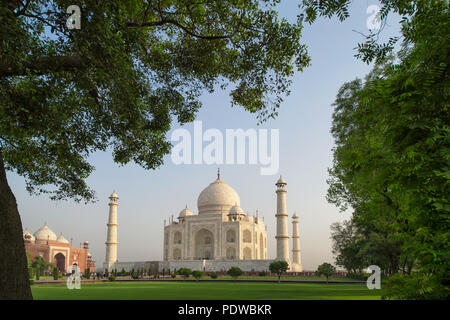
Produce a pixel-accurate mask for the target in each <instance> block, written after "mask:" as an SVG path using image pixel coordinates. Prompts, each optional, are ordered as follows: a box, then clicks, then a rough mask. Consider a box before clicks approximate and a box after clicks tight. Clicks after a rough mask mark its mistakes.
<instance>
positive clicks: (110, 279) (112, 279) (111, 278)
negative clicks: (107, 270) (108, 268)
mask: <svg viewBox="0 0 450 320" xmlns="http://www.w3.org/2000/svg"><path fill="white" fill-rule="evenodd" d="M108 280H109V281H114V280H116V277H115V276H114V275H111V276H109V278H108Z"/></svg>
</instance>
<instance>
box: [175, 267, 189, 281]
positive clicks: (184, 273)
mask: <svg viewBox="0 0 450 320" xmlns="http://www.w3.org/2000/svg"><path fill="white" fill-rule="evenodd" d="M178 274H180V275H182V276H183V277H184V278H185V279H186V278H189V275H191V274H192V270H191V269H189V268H180V269H178Z"/></svg>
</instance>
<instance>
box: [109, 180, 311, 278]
mask: <svg viewBox="0 0 450 320" xmlns="http://www.w3.org/2000/svg"><path fill="white" fill-rule="evenodd" d="M276 186H277V189H276V194H277V212H276V214H275V217H276V219H277V234H276V236H275V239H276V241H277V257H276V258H275V259H269V258H268V255H267V240H268V239H267V227H266V226H265V224H264V219H262V218H260V217H259V214H258V211H256V213H255V214H254V215H250V214H248V213H244V210H243V209H242V208H241V207H240V198H239V195H238V194H237V192H236V191H235V190H234V189H233V188H232V187H231V186H229V185H228V184H227V183H226V182H225V181H223V180H222V179H221V177H220V172H218V174H217V179H216V180H215V181H213V182H212V183H210V184H209V185H208V186H207V187H206V188H205V189H204V190H203V191H202V192H201V193H200V195H199V196H198V199H197V209H198V213H197V214H195V213H194V212H193V211H191V210H190V209H189V208H188V207H187V206H186V207H185V208H184V209H183V210H181V211H180V213H179V215H178V217H177V218H176V219H174V217H173V216H172V217H171V218H170V219H169V221H168V223H166V221H165V222H164V250H163V260H162V261H139V262H119V261H118V260H117V246H118V241H117V228H118V224H117V207H118V196H117V194H115V193H113V194H112V195H111V196H110V200H111V201H110V203H109V206H110V210H109V220H108V224H107V226H108V232H107V241H106V262H105V263H104V268H105V269H106V268H107V269H108V270H112V269H117V270H119V271H120V270H122V269H125V270H126V271H129V270H131V269H135V270H137V269H146V270H148V269H152V270H154V271H159V272H162V271H163V269H164V270H165V271H169V270H171V271H172V270H173V269H179V268H182V267H185V268H190V269H192V270H203V271H225V270H228V269H229V268H231V267H233V266H237V267H240V268H241V269H242V270H243V271H267V270H269V264H270V263H271V262H273V261H275V260H285V261H287V262H288V263H289V265H290V269H289V271H296V272H300V271H302V265H301V259H300V238H299V231H298V216H297V215H296V214H294V215H293V216H292V220H293V221H292V224H293V234H292V244H293V250H292V258H291V257H290V255H289V253H290V252H289V251H290V250H289V238H290V237H289V235H288V214H287V210H286V192H287V191H286V182H285V181H284V180H283V179H282V178H281V177H280V179H279V180H278V181H277V183H276ZM272 239H273V238H272Z"/></svg>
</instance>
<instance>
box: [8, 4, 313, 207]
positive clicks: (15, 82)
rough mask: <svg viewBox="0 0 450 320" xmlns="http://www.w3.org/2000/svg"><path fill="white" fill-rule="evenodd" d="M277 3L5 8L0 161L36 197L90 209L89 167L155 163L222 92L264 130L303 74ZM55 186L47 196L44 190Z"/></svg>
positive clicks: (301, 52)
mask: <svg viewBox="0 0 450 320" xmlns="http://www.w3.org/2000/svg"><path fill="white" fill-rule="evenodd" d="M277 2H278V1H275V0H265V1H262V2H261V1H257V0H252V1H248V0H246V1H243V0H232V1H205V2H198V1H187V0H158V1H141V0H124V1H96V0H84V1H78V2H77V5H78V6H79V7H80V9H81V29H73V30H69V29H68V28H67V27H66V22H67V19H68V18H69V14H67V13H66V10H67V8H68V7H69V6H70V5H72V4H73V1H70V0H52V1H50V0H37V1H24V2H20V1H13V0H2V6H1V9H0V20H1V21H2V22H3V23H2V26H3V27H2V28H1V30H0V51H1V56H0V151H1V154H2V156H3V158H4V161H5V166H6V168H7V169H8V170H14V171H16V172H17V173H18V174H19V175H22V176H24V177H25V178H26V181H27V189H28V191H29V192H31V193H40V192H47V193H50V195H51V198H52V199H65V198H74V199H75V200H78V201H80V200H85V201H89V200H92V199H94V192H93V191H92V190H91V189H89V187H88V186H87V185H86V182H85V179H86V178H87V177H88V175H89V174H90V173H91V172H92V170H93V169H94V168H93V167H92V166H91V165H90V164H89V163H88V162H87V160H86V159H87V157H88V156H89V155H90V154H92V153H93V152H94V151H96V150H102V151H104V150H107V149H108V148H111V149H112V153H113V157H114V161H115V162H117V163H119V164H126V163H128V162H135V163H137V164H138V165H141V166H142V167H144V168H145V169H154V168H156V167H158V166H159V165H161V164H162V159H163V156H164V155H165V154H167V153H168V152H169V151H170V147H171V144H170V142H169V141H167V137H166V134H167V132H168V130H169V129H170V128H171V123H172V122H173V121H178V122H179V123H180V124H183V123H186V122H189V121H192V120H193V119H194V118H195V116H196V114H197V111H198V110H199V108H200V106H201V103H200V101H199V96H200V94H201V93H203V92H213V91H214V90H215V89H216V88H218V87H221V88H224V87H226V86H228V85H231V86H230V89H231V93H230V95H231V100H232V104H233V105H236V106H242V107H243V108H245V109H246V110H248V111H249V112H251V113H255V114H256V115H257V117H258V119H259V120H260V121H264V120H266V119H268V118H270V117H274V116H275V115H276V114H277V108H278V107H279V106H280V103H281V102H282V99H283V97H284V96H285V95H286V94H289V86H290V84H291V80H290V78H291V76H292V75H293V73H294V71H295V69H297V70H300V71H301V70H303V68H305V67H306V66H308V64H309V57H308V55H307V53H306V48H305V46H304V45H302V44H301V43H300V36H301V30H302V26H301V24H300V22H299V23H289V22H287V20H285V19H282V18H279V17H278V13H277V12H276V11H275V10H274V8H273V6H274V5H276V3H277ZM52 185H53V186H55V187H50V186H52Z"/></svg>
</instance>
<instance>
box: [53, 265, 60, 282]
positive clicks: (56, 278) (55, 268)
mask: <svg viewBox="0 0 450 320" xmlns="http://www.w3.org/2000/svg"><path fill="white" fill-rule="evenodd" d="M58 278H59V270H58V268H57V267H54V268H53V280H58Z"/></svg>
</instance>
